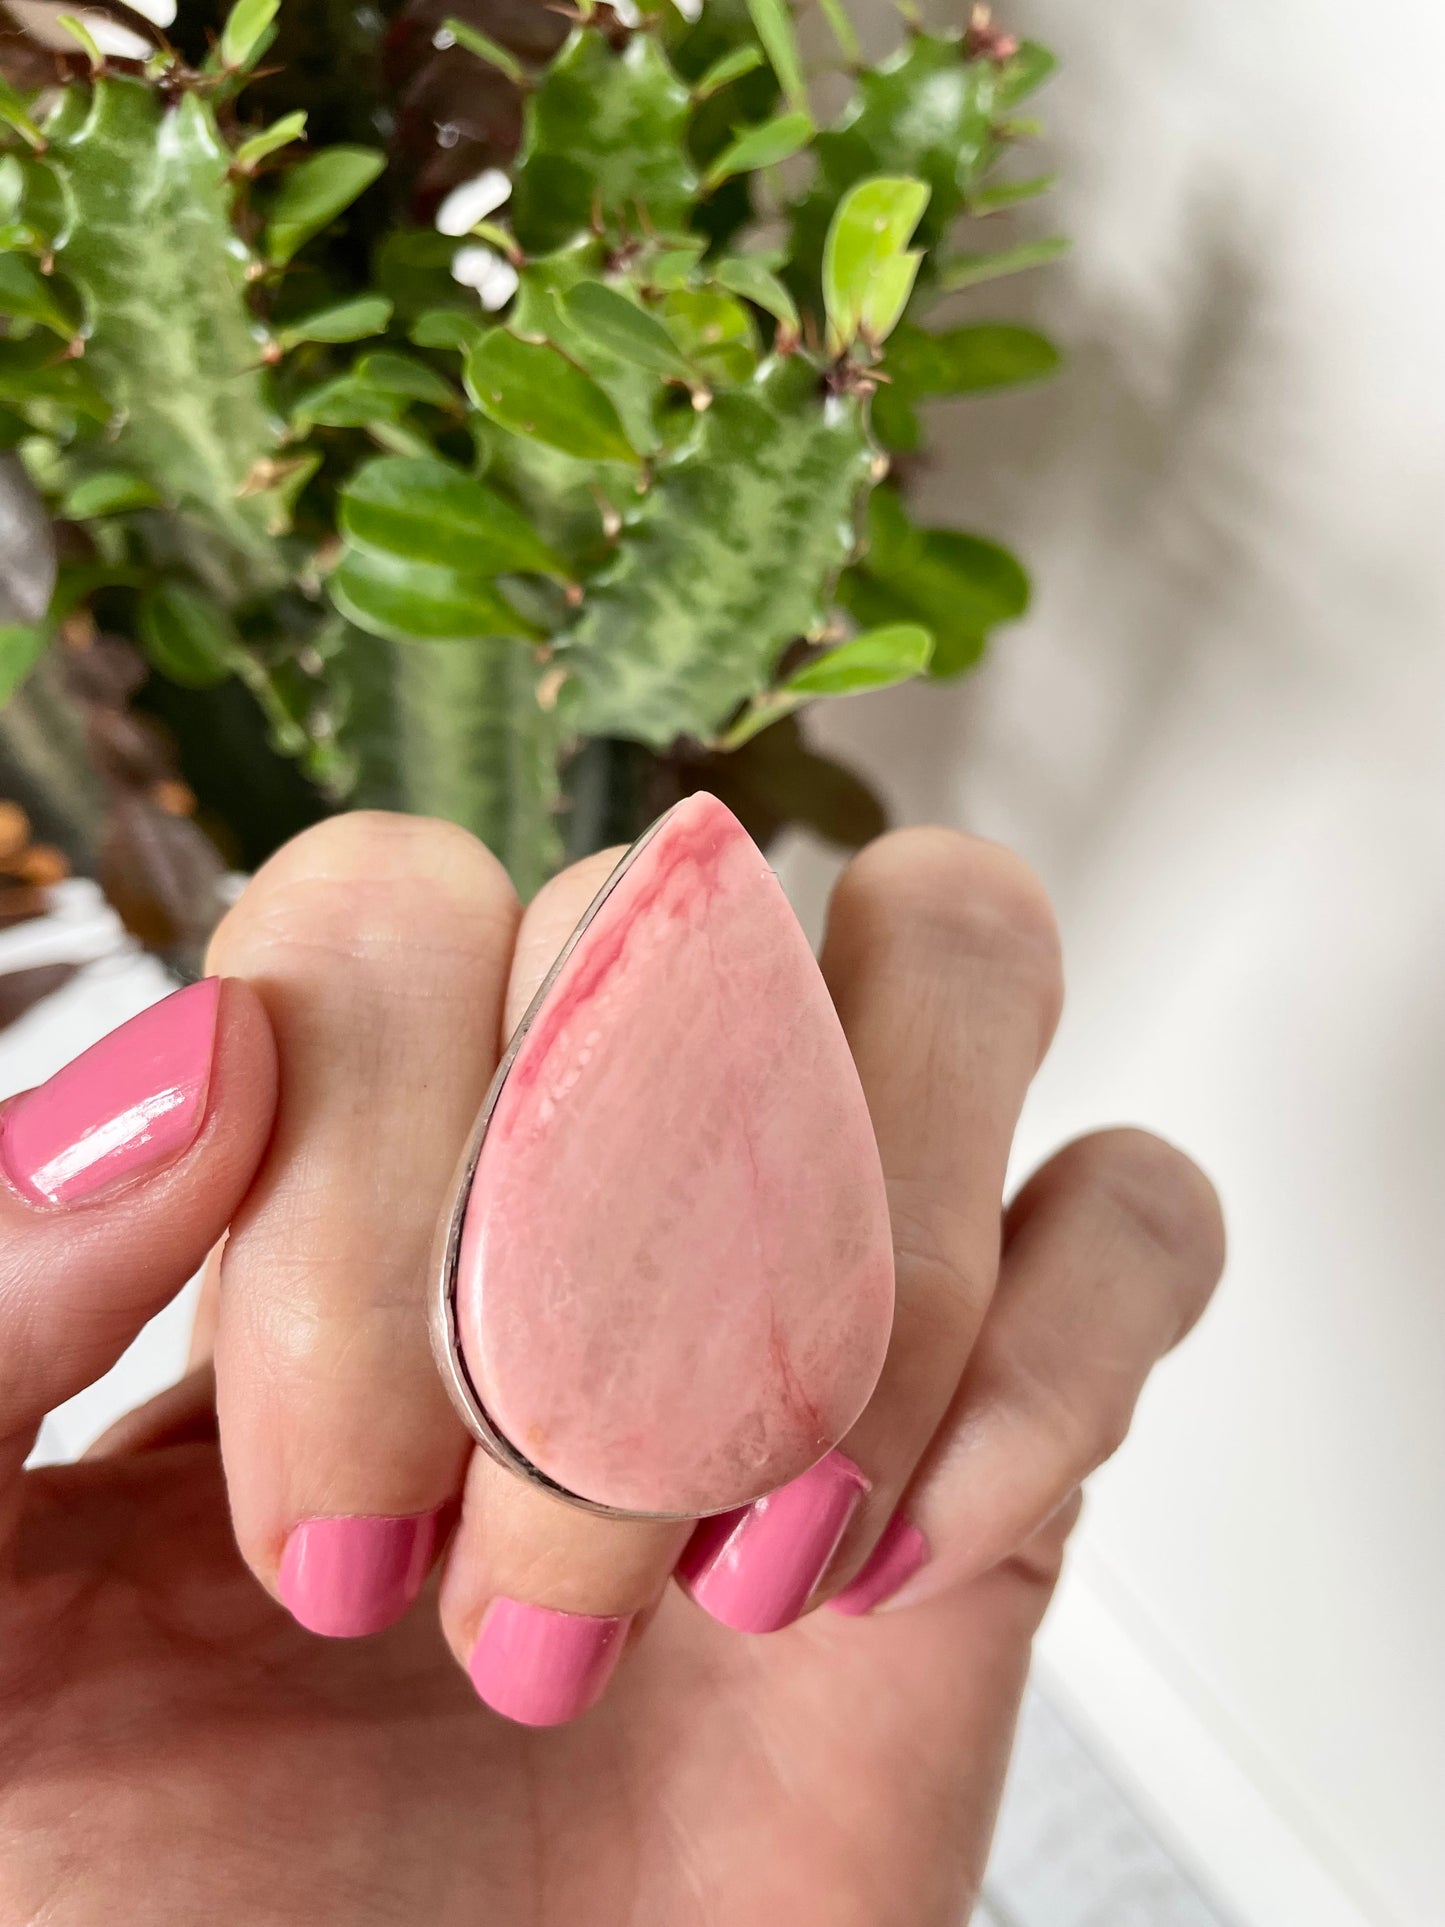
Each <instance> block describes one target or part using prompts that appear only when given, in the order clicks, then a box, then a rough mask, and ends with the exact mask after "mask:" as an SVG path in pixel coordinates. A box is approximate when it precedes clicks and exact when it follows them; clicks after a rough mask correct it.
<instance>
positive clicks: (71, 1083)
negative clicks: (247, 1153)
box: [0, 977, 221, 1204]
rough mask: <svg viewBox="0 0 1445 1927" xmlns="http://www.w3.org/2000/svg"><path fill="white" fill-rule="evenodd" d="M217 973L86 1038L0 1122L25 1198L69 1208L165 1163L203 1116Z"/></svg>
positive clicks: (0, 1141)
mask: <svg viewBox="0 0 1445 1927" xmlns="http://www.w3.org/2000/svg"><path fill="white" fill-rule="evenodd" d="M220 992H221V985H220V979H219V978H216V977H207V978H206V979H205V980H204V981H203V982H201V983H198V984H189V985H187V987H186V988H185V989H184V990H177V991H174V992H173V993H172V994H171V995H170V996H169V997H164V998H162V1000H161V1001H160V1003H158V1004H152V1005H151V1007H150V1009H149V1010H143V1011H141V1013H140V1014H139V1016H136V1017H132V1018H131V1019H130V1021H129V1022H128V1023H125V1024H122V1025H121V1026H120V1028H119V1030H113V1031H112V1032H111V1033H110V1035H109V1036H108V1037H102V1038H101V1040H100V1042H99V1043H98V1044H92V1045H91V1047H90V1049H89V1050H88V1051H83V1052H82V1053H81V1055H80V1056H79V1057H77V1058H76V1059H75V1060H74V1062H73V1063H70V1064H67V1065H66V1066H65V1068H64V1069H63V1070H59V1071H57V1072H56V1073H55V1075H54V1077H52V1078H50V1079H49V1080H48V1081H47V1082H46V1083H44V1084H41V1085H39V1086H38V1087H37V1088H36V1089H35V1090H33V1091H27V1092H26V1093H25V1094H24V1096H22V1097H18V1098H17V1099H16V1100H15V1102H14V1103H13V1104H11V1105H10V1106H9V1108H8V1109H7V1110H6V1112H5V1114H4V1119H3V1121H0V1164H3V1166H4V1170H5V1175H6V1177H8V1178H9V1180H10V1182H11V1184H13V1185H14V1186H15V1188H16V1190H17V1191H19V1192H20V1193H21V1194H22V1196H24V1197H26V1198H29V1199H30V1201H31V1202H32V1203H34V1204H74V1203H78V1202H79V1201H81V1200H82V1199H86V1198H93V1197H96V1196H98V1195H99V1194H101V1193H102V1192H105V1191H109V1190H110V1189H111V1188H112V1187H113V1186H115V1185H117V1184H122V1183H124V1182H125V1181H126V1180H127V1179H128V1178H134V1177H138V1176H140V1175H141V1174H142V1173H144V1172H146V1171H149V1170H152V1169H155V1168H156V1167H158V1166H160V1165H163V1164H167V1163H169V1162H170V1160H171V1159H172V1158H175V1157H179V1156H180V1154H181V1152H182V1151H184V1150H185V1149H186V1147H187V1146H188V1145H189V1144H190V1143H191V1142H192V1140H193V1139H194V1138H195V1136H196V1133H197V1132H198V1131H199V1130H200V1128H201V1120H202V1119H203V1118H204V1116H205V1113H206V1098H207V1094H208V1092H209V1090H210V1083H211V1063H212V1059H213V1057H214V1055H215V1044H216V1012H217V1009H218V1007H219V1003H220Z"/></svg>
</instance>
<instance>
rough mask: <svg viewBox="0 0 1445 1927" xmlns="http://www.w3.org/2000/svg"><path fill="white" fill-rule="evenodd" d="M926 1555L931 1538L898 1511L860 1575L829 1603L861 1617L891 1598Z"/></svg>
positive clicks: (838, 1610)
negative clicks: (926, 1536)
mask: <svg viewBox="0 0 1445 1927" xmlns="http://www.w3.org/2000/svg"><path fill="white" fill-rule="evenodd" d="M927 1557H928V1541H927V1540H926V1539H925V1538H924V1536H923V1534H922V1533H921V1532H920V1531H919V1530H918V1527H917V1526H916V1525H914V1523H913V1521H912V1520H911V1519H905V1518H904V1516H903V1514H902V1513H901V1512H895V1513H894V1515H893V1517H892V1518H891V1519H890V1520H889V1521H888V1524H887V1525H886V1526H885V1527H884V1529H883V1537H882V1538H881V1539H880V1540H879V1541H878V1543H877V1545H876V1546H874V1548H873V1550H872V1552H871V1553H870V1554H869V1556H868V1558H867V1560H866V1561H865V1563H864V1566H863V1569H862V1571H861V1572H860V1573H859V1574H858V1576H857V1578H856V1579H854V1580H853V1582H852V1583H851V1584H850V1585H847V1586H845V1587H844V1588H843V1590H842V1592H840V1593H835V1594H834V1595H833V1597H832V1598H831V1599H830V1600H829V1601H828V1604H829V1605H830V1606H831V1607H832V1608H833V1611H834V1612H835V1613H846V1614H847V1615H848V1617H849V1618H850V1619H861V1618H862V1616H863V1614H864V1613H871V1612H872V1610H873V1608H874V1607H875V1606H881V1605H882V1603H883V1601H884V1600H885V1599H891V1598H892V1596H893V1594H894V1593H896V1592H897V1590H898V1588H899V1587H900V1586H901V1585H902V1584H903V1582H904V1581H905V1580H906V1579H911V1578H912V1577H913V1575H914V1573H915V1572H917V1570H918V1568H919V1567H920V1566H921V1565H922V1564H923V1562H924V1560H925V1559H926V1558H927Z"/></svg>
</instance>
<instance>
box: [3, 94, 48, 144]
mask: <svg viewBox="0 0 1445 1927" xmlns="http://www.w3.org/2000/svg"><path fill="white" fill-rule="evenodd" d="M0 125H3V126H5V127H12V128H14V130H15V132H16V133H17V134H18V135H19V136H20V138H21V139H22V140H23V141H25V142H26V143H27V144H28V145H29V146H31V147H33V148H34V149H35V151H36V153H37V154H38V153H41V152H43V151H44V148H45V136H44V134H42V133H41V131H40V129H39V128H38V127H37V126H36V125H35V122H34V121H33V120H32V119H31V118H30V114H29V112H28V109H27V105H26V101H25V96H24V95H23V94H21V93H19V92H17V90H16V89H15V88H14V87H12V86H11V85H10V82H9V81H8V80H6V79H5V77H4V75H3V74H0Z"/></svg>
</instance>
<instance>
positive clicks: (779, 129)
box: [703, 113, 815, 189]
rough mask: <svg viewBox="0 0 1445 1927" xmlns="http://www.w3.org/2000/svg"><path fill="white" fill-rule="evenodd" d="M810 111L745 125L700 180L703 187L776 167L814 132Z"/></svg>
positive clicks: (718, 184)
mask: <svg viewBox="0 0 1445 1927" xmlns="http://www.w3.org/2000/svg"><path fill="white" fill-rule="evenodd" d="M814 131H815V130H814V127H813V118H812V116H811V114H804V113H789V114H778V115H776V116H775V117H774V118H773V119H772V120H765V121H763V122H762V123H761V124H760V125H759V126H757V127H744V128H742V129H741V130H740V131H739V132H738V134H737V135H736V136H735V137H734V139H733V140H732V141H731V142H730V143H729V145H728V146H726V147H725V148H724V149H723V151H722V152H721V154H719V155H718V157H717V159H716V160H715V161H714V162H713V164H712V166H711V167H710V168H709V169H708V170H707V174H706V176H705V178H704V180H703V186H704V187H706V188H709V189H711V188H714V187H719V186H721V184H722V183H723V182H724V181H726V180H730V179H731V178H732V176H733V175H734V174H756V173H758V172H759V171H760V169H762V168H765V167H776V166H777V164H778V162H779V161H785V160H787V159H788V157H789V155H791V154H796V153H797V152H798V151H799V149H800V148H804V147H806V146H807V144H808V142H809V141H810V140H811V139H812V138H813V134H814Z"/></svg>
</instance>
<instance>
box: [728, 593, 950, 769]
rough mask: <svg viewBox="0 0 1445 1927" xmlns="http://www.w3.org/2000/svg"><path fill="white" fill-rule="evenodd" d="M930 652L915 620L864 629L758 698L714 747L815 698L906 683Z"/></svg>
mask: <svg viewBox="0 0 1445 1927" xmlns="http://www.w3.org/2000/svg"><path fill="white" fill-rule="evenodd" d="M932 652H933V637H932V636H931V635H930V634H929V632H928V630H927V629H924V628H921V627H920V626H919V625H918V624H917V623H915V622H896V623H891V624H889V625H887V626H886V627H884V628H881V629H870V630H868V632H867V633H866V634H865V635H861V636H855V637H854V638H853V640H852V641H851V642H845V643H841V644H840V645H839V646H838V648H836V649H830V650H829V651H828V652H827V654H826V655H823V656H819V657H818V658H817V659H816V660H815V661H813V662H810V663H809V664H808V665H807V667H806V668H803V669H800V670H798V672H797V673H796V675H792V676H789V678H788V680H787V681H786V682H785V683H783V684H781V685H780V686H779V687H778V688H777V689H772V690H769V691H768V692H767V693H766V694H765V695H762V696H759V697H758V698H757V699H756V700H755V701H754V702H753V703H752V704H751V705H750V706H749V708H748V709H746V710H744V712H743V714H742V715H741V716H740V717H739V718H738V720H737V722H735V723H734V724H733V726H732V728H731V729H730V730H729V731H728V732H727V734H726V735H725V736H724V737H723V739H722V742H721V744H720V747H721V748H723V749H729V750H732V749H737V748H739V747H740V746H741V745H742V744H743V743H746V742H750V741H751V740H752V738H753V737H754V736H756V735H758V734H759V732H760V731H762V730H764V729H767V728H768V727H769V726H770V725H771V724H773V723H775V722H779V721H780V720H781V719H782V718H783V717H784V716H787V715H790V714H791V713H792V711H793V710H795V709H797V708H798V707H799V706H800V705H801V704H803V703H805V702H808V701H810V700H811V699H812V698H813V697H815V696H859V695H863V694H865V693H866V692H867V691H869V690H875V689H889V688H891V687H892V686H893V685H894V684H895V683H900V682H907V681H909V680H910V679H911V678H912V677H914V676H920V675H922V673H923V671H924V670H925V669H926V668H927V667H928V659H929V656H930V655H931V654H932Z"/></svg>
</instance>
